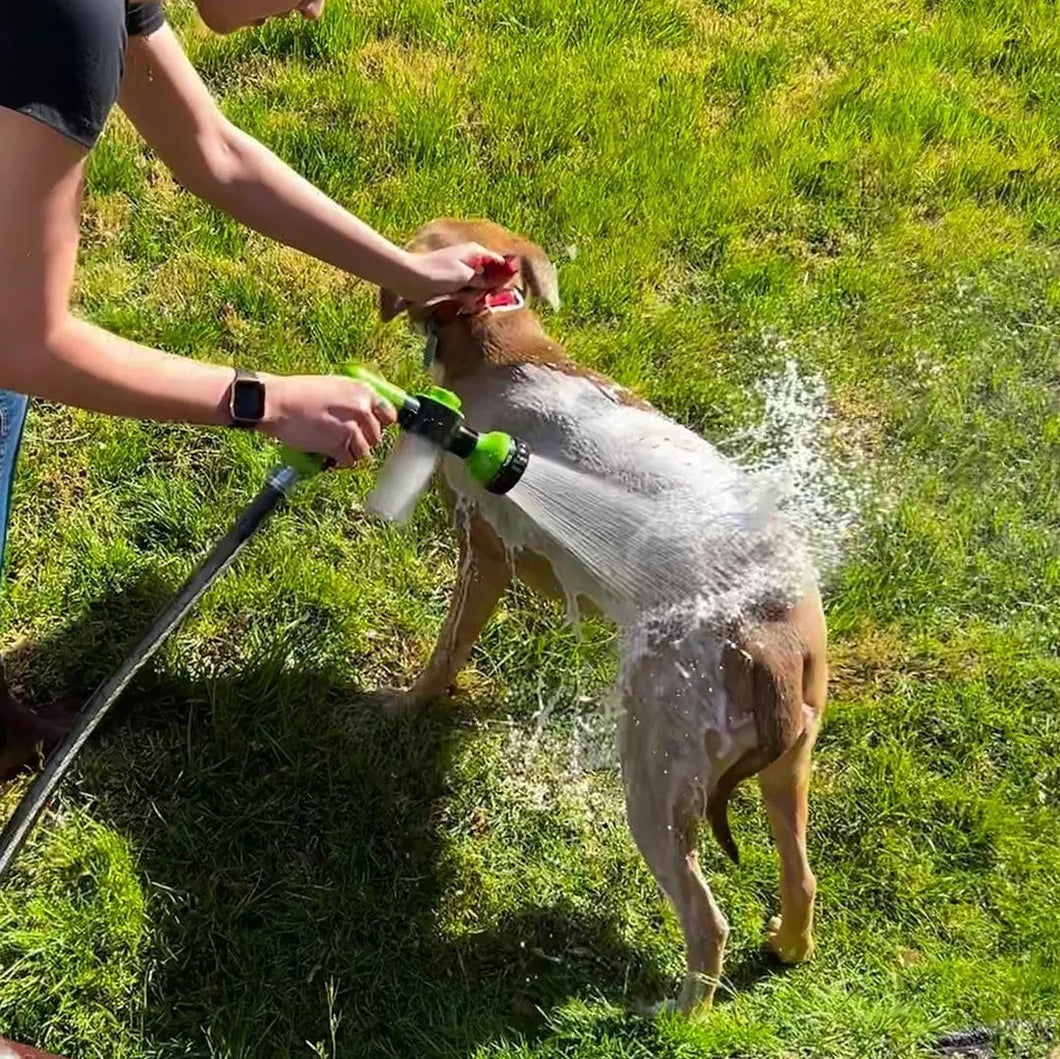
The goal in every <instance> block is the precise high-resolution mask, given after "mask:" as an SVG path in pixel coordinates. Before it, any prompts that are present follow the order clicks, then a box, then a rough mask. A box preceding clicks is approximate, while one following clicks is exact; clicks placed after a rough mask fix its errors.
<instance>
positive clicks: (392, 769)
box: [13, 582, 672, 1056]
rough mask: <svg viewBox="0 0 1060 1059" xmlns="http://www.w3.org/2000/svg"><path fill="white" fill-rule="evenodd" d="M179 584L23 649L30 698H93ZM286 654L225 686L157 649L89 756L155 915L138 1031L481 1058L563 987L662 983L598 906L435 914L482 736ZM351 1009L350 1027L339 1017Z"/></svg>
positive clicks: (631, 988)
mask: <svg viewBox="0 0 1060 1059" xmlns="http://www.w3.org/2000/svg"><path fill="white" fill-rule="evenodd" d="M165 596H166V593H165V592H164V591H162V589H161V588H160V587H159V586H158V585H154V584H150V583H145V582H141V583H140V584H138V585H137V586H135V588H133V589H131V590H130V591H128V592H125V593H122V594H121V595H120V596H115V597H112V598H109V599H106V600H101V601H99V602H98V603H97V604H96V605H95V606H93V607H92V608H91V612H90V616H88V617H86V618H84V619H83V620H79V621H76V622H72V623H71V624H70V625H69V626H68V627H67V628H65V629H63V630H60V631H59V632H58V633H56V634H55V635H54V636H52V637H51V638H49V639H48V640H47V641H45V642H41V643H38V644H36V645H32V646H30V647H27V648H24V649H23V650H22V651H21V652H20V654H19V657H17V658H16V659H15V665H14V666H13V668H14V669H15V671H16V673H17V675H18V677H19V682H20V683H21V684H23V685H24V686H27V687H28V689H29V691H30V692H31V693H33V694H34V696H35V697H36V698H37V699H41V698H44V697H47V696H48V695H53V694H55V693H56V692H57V691H62V690H66V691H67V692H76V693H77V694H78V696H79V697H83V696H84V694H86V693H87V691H88V690H90V689H91V688H92V687H93V686H94V685H95V684H96V683H97V682H98V681H99V680H100V679H102V678H104V677H105V676H106V675H108V673H109V672H110V671H111V670H112V669H113V668H115V667H116V666H117V664H118V663H119V662H120V660H121V658H122V656H123V654H124V652H125V650H127V649H128V647H129V645H131V644H132V643H133V642H134V641H135V639H136V638H137V636H138V635H139V634H140V632H141V631H142V630H143V629H144V628H146V626H147V625H148V623H149V621H150V619H151V617H152V616H153V614H154V612H155V611H156V610H157V608H158V606H159V604H160V603H161V602H162V601H163V600H164V599H165ZM292 654H294V655H295V656H297V652H292V645H291V644H290V643H287V642H277V643H276V644H275V645H274V646H273V647H272V648H269V649H267V650H265V651H264V652H263V651H259V652H257V657H256V661H255V663H254V665H253V666H250V667H247V668H243V669H241V670H239V671H235V672H233V671H231V670H227V669H225V668H223V666H222V668H221V671H220V672H219V673H218V674H217V675H215V676H213V677H210V678H191V677H180V678H178V677H175V676H173V675H172V673H171V672H167V662H166V659H165V657H163V660H162V661H161V662H160V663H158V664H157V665H156V664H151V665H149V666H148V667H147V668H146V670H145V673H144V674H142V675H141V676H140V677H139V678H138V679H137V680H136V681H135V682H134V684H133V685H132V686H131V687H130V688H129V689H128V690H127V692H126V694H125V696H124V697H123V699H122V700H121V704H120V706H119V707H117V708H116V709H115V710H114V711H113V713H112V715H111V716H110V717H109V718H108V721H107V722H106V723H105V724H104V726H102V728H101V729H100V730H99V732H98V733H97V735H96V736H95V737H94V739H93V742H92V743H91V744H90V745H89V746H88V748H87V749H86V750H85V751H84V752H83V755H82V759H81V761H80V762H79V768H78V771H79V785H80V788H81V789H82V790H84V791H87V792H88V793H89V794H90V795H91V796H92V798H93V799H94V801H95V805H94V807H93V814H94V815H95V816H96V818H97V819H99V820H101V821H102V822H104V823H105V824H107V825H108V826H109V827H111V828H113V829H114V830H116V831H117V832H119V833H120V834H122V835H125V836H126V837H127V838H128V839H129V841H130V843H131V845H132V847H133V849H134V851H135V852H136V855H137V858H138V867H139V871H140V877H141V880H142V881H143V883H144V885H145V889H146V891H147V895H148V899H149V908H150V916H151V919H152V921H153V926H152V940H151V949H152V955H151V956H150V957H149V959H150V961H151V963H152V967H153V970H152V974H151V976H150V982H149V986H148V989H149V996H148V1004H147V1015H146V1027H145V1028H146V1032H147V1034H148V1036H149V1037H150V1038H151V1039H153V1040H155V1041H156V1042H169V1043H170V1044H174V1045H175V1044H176V1043H178V1042H179V1044H180V1047H181V1049H183V1050H182V1052H181V1054H207V1053H209V1054H223V1055H232V1056H237V1055H255V1056H258V1055H269V1054H277V1055H278V1054H284V1055H297V1054H312V1053H311V1052H310V1051H309V1049H308V1046H307V1043H306V1042H307V1041H308V1042H322V1043H323V1045H324V1049H325V1052H326V1053H327V1054H332V1052H334V1054H338V1055H348V1054H356V1055H358V1056H373V1055H380V1056H382V1055H389V1056H392V1055H422V1056H428V1055H443V1054H444V1055H448V1056H452V1055H469V1054H471V1053H473V1052H474V1051H475V1050H476V1049H477V1048H479V1047H480V1046H482V1045H483V1044H486V1043H488V1042H490V1041H493V1040H496V1039H497V1038H498V1037H499V1036H500V1035H501V1034H503V1033H506V1032H508V1031H510V1030H511V1029H513V1028H518V1030H519V1031H520V1032H521V1033H522V1034H524V1035H527V1036H530V1037H535V1036H537V1035H539V1034H542V1033H546V1032H547V1029H546V1026H545V1023H544V1019H543V1017H542V1012H547V1011H548V1010H550V1009H551V1008H554V1007H555V1006H556V1005H557V1004H559V1003H561V1002H562V1001H563V1000H565V999H567V998H569V997H572V996H589V995H602V996H605V997H607V998H608V999H611V1000H613V1001H615V1002H617V1003H620V1004H621V1003H623V998H624V997H626V996H628V995H629V994H630V993H631V992H636V993H637V994H639V995H655V996H661V995H663V994H664V992H665V991H666V989H667V987H668V986H671V985H672V983H669V982H665V981H662V980H660V979H659V977H658V972H657V971H655V970H653V968H652V967H651V966H648V965H646V963H647V962H648V961H646V960H645V959H644V958H643V957H639V956H638V954H637V953H636V952H635V951H632V950H631V949H630V948H629V947H628V946H627V945H626V944H625V942H624V941H623V940H622V929H621V924H619V923H616V922H613V921H612V920H610V919H609V918H608V917H607V916H606V915H605V914H604V913H599V914H597V913H593V912H587V911H584V910H578V911H574V910H572V909H569V908H564V907H534V906H530V907H525V906H524V907H523V908H522V910H521V911H520V912H518V913H517V914H514V915H511V916H509V917H508V918H506V919H503V920H502V921H500V922H494V923H493V925H492V926H491V927H490V929H488V930H485V931H480V932H469V931H467V930H466V929H465V930H462V929H459V928H457V929H454V928H453V925H452V924H446V923H444V922H441V921H440V917H441V915H442V912H441V909H442V908H443V902H442V900H441V898H442V897H443V895H444V894H445V893H446V892H448V891H449V890H450V889H451V888H452V886H453V885H454V884H453V878H454V875H453V872H454V868H453V864H452V857H453V856H454V855H455V854H454V852H453V850H451V849H450V848H449V847H447V845H446V830H445V827H444V826H443V819H444V816H445V813H446V811H447V807H448V801H449V792H450V791H451V790H452V789H453V784H454V783H455V782H456V780H455V779H454V778H453V772H454V769H453V766H454V762H457V761H458V760H459V757H460V755H461V753H462V752H463V751H464V750H465V749H466V747H467V746H469V745H470V744H468V743H467V740H468V739H469V737H470V732H471V729H470V728H469V727H467V726H465V725H461V724H460V723H459V722H456V723H454V721H453V720H452V719H451V718H446V717H444V716H442V717H437V716H436V717H433V718H432V717H425V718H421V719H417V720H415V721H409V720H401V721H397V720H393V719H390V718H387V717H386V716H384V715H383V714H382V713H381V712H380V710H379V709H378V706H377V704H376V703H374V702H372V701H371V699H370V698H368V697H366V696H364V695H363V694H361V693H359V692H357V691H356V690H355V689H353V688H351V687H349V686H348V685H345V684H343V683H342V682H341V681H340V680H337V679H335V678H334V676H333V675H330V674H328V673H327V672H321V671H313V670H312V669H310V668H306V667H305V666H300V665H297V664H295V665H292ZM339 1016H341V1021H339V1022H338V1024H337V1028H336V1029H335V1037H334V1047H332V1043H331V1042H332V1027H331V1025H330V1023H329V1020H331V1019H333V1018H336V1017H339Z"/></svg>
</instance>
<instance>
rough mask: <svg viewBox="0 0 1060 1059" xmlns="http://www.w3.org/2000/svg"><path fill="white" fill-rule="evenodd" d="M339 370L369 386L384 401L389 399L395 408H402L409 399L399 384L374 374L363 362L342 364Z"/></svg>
mask: <svg viewBox="0 0 1060 1059" xmlns="http://www.w3.org/2000/svg"><path fill="white" fill-rule="evenodd" d="M340 370H341V371H342V374H343V375H348V376H349V377H350V378H351V379H356V380H357V381H358V382H361V383H364V385H365V386H370V387H371V388H372V389H373V390H375V392H376V393H377V394H378V395H379V396H380V397H382V398H383V400H384V401H389V402H390V403H391V404H392V405H393V406H394V408H395V409H396V410H397V409H401V408H404V406H405V403H406V402H407V401H408V399H409V395H408V394H407V393H405V391H404V390H403V389H402V388H401V387H400V386H395V385H394V384H393V383H392V382H389V381H388V380H386V379H384V378H383V377H382V375H376V373H375V372H374V371H371V370H370V369H369V368H366V367H365V366H364V365H363V364H343V366H342V368H341V369H340Z"/></svg>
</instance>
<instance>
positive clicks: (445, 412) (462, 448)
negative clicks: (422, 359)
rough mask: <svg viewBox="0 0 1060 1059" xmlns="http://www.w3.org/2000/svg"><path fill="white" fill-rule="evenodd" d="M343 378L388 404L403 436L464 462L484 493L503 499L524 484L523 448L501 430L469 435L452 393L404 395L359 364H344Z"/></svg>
mask: <svg viewBox="0 0 1060 1059" xmlns="http://www.w3.org/2000/svg"><path fill="white" fill-rule="evenodd" d="M342 372H343V374H344V375H348V376H349V377H350V378H352V379H356V380H357V381H358V382H361V383H364V385H365V386H368V387H370V388H371V389H373V390H374V391H375V392H376V393H377V394H378V395H379V396H380V397H382V398H383V400H385V401H389V402H390V404H392V405H393V406H394V407H395V408H396V409H397V421H398V425H399V426H400V427H401V428H402V430H404V431H405V433H406V434H410V435H412V436H414V437H417V438H422V439H423V440H424V441H428V442H430V443H431V444H432V445H433V446H435V447H436V448H438V449H441V450H442V451H443V452H451V453H452V454H453V455H454V456H456V457H457V458H459V459H461V460H463V461H464V462H465V464H466V466H467V469H468V473H469V474H470V475H471V477H472V478H474V479H475V481H476V482H478V483H479V484H480V485H481V486H483V488H485V489H486V490H487V491H488V492H491V493H507V492H508V490H509V489H511V488H512V486H514V485H515V483H516V482H518V481H519V479H520V478H522V476H523V472H524V471H525V470H526V465H527V463H528V462H529V459H530V450H529V449H528V448H527V446H526V443H525V442H523V441H521V440H520V439H519V438H513V437H512V436H511V435H510V434H506V433H504V432H503V431H501V430H494V431H491V432H490V433H488V434H479V433H478V432H477V431H475V430H472V429H471V428H470V427H468V426H467V425H466V424H465V422H464V414H463V412H462V411H461V410H460V398H459V397H458V396H457V395H456V394H455V393H453V392H452V391H451V390H446V389H445V388H444V387H441V386H431V387H430V388H428V389H427V390H425V391H424V392H423V393H417V394H411V393H406V391H404V390H402V389H401V387H400V386H395V385H394V384H393V383H392V382H390V381H388V380H387V379H384V378H383V377H382V376H380V375H377V374H376V373H375V372H373V371H370V370H369V369H368V368H366V367H364V365H362V364H347V365H345V366H344V367H343V368H342Z"/></svg>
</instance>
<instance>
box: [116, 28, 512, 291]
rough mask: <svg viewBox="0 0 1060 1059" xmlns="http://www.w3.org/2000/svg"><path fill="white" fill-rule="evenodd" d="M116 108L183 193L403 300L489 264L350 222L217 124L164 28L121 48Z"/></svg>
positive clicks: (447, 287)
mask: <svg viewBox="0 0 1060 1059" xmlns="http://www.w3.org/2000/svg"><path fill="white" fill-rule="evenodd" d="M118 102H119V104H120V106H121V108H122V109H123V110H124V111H125V112H126V114H128V116H129V117H130V119H131V120H132V122H133V124H134V125H135V126H136V128H137V130H138V131H139V132H140V134H141V135H142V136H143V137H144V139H145V140H147V142H148V143H149V144H150V145H151V146H152V147H153V148H154V150H155V151H156V152H157V154H158V156H159V158H161V159H162V161H163V162H164V163H165V164H166V165H167V166H168V167H169V169H170V170H171V172H172V173H173V175H174V177H175V178H176V179H177V180H178V181H179V182H180V183H181V184H183V185H184V187H186V188H187V189H188V190H189V191H191V192H192V193H193V194H195V195H197V196H198V197H199V198H201V199H203V200H204V201H206V202H209V203H210V204H211V205H212V206H216V207H217V208H218V209H219V210H222V211H223V212H224V213H227V214H228V215H229V216H230V217H234V218H235V219H236V220H238V221H241V222H242V223H243V224H246V225H247V226H248V227H250V228H253V229H254V230H255V231H258V232H261V233H262V234H263V235H267V236H269V237H270V238H272V239H276V240H278V241H279V242H281V243H285V244H286V245H287V246H291V247H294V248H295V249H297V250H302V251H304V252H305V253H307V254H310V255H311V256H313V257H315V258H318V259H319V260H321V261H325V262H327V263H328V264H331V265H335V266H337V267H338V268H341V269H343V270H344V271H346V272H350V273H352V274H353V275H356V276H360V277H361V278H363V279H367V280H369V281H371V282H372V283H374V284H376V285H377V286H379V287H386V288H388V289H390V290H392V291H395V292H396V293H398V294H400V295H401V296H403V297H405V298H407V299H408V300H409V301H417V302H425V301H428V300H430V299H431V298H434V297H436V296H438V295H442V294H450V293H452V292H453V291H456V290H458V289H459V288H461V287H464V286H466V285H470V284H476V285H477V281H476V278H475V272H476V268H475V265H474V263H475V262H476V261H481V260H482V259H483V258H496V257H497V255H496V254H492V253H490V252H488V251H486V250H484V249H483V248H482V247H480V246H476V245H475V244H466V245H464V246H460V247H448V248H446V249H445V250H441V251H437V252H435V253H432V254H410V253H407V252H406V251H404V250H402V249H400V248H398V247H397V246H395V245H394V244H393V243H391V242H390V241H389V240H387V239H385V238H384V237H383V236H381V235H380V234H379V233H378V232H376V231H375V230H374V229H373V228H370V227H369V226H368V225H367V224H365V223H363V222H362V221H359V220H358V219H357V218H356V217H354V216H353V215H352V214H350V213H348V212H347V211H346V210H344V209H343V208H342V207H341V206H339V205H338V204H337V203H335V202H333V201H332V200H331V199H329V198H328V197H327V195H325V194H324V193H323V192H321V191H318V190H317V189H316V188H315V187H313V185H312V184H310V183H309V182H308V181H307V180H304V179H303V178H302V177H300V176H298V175H297V174H296V173H295V172H294V171H293V170H292V169H290V168H289V167H288V166H287V165H285V164H284V163H283V162H281V161H280V159H279V158H277V157H276V155H274V154H273V153H272V152H271V151H269V150H268V149H267V148H266V147H264V146H262V145H261V144H260V143H258V142H257V141H256V140H254V139H252V138H251V137H250V136H248V135H246V133H244V132H241V131H240V130H239V129H237V128H236V127H235V126H234V125H232V124H231V122H229V121H228V120H227V119H226V118H225V116H224V115H223V114H222V113H221V111H220V109H219V108H218V106H217V104H216V103H215V102H214V100H213V98H212V97H211V96H210V93H209V92H208V91H207V89H206V86H205V85H204V84H203V83H202V80H201V79H200V77H199V75H198V74H197V73H196V71H195V68H194V67H193V66H192V65H191V63H190V62H189V61H188V58H187V56H186V55H185V54H184V50H183V49H182V48H181V46H180V42H179V41H178V40H177V38H176V36H175V35H174V33H173V31H172V30H171V29H170V28H169V27H168V26H163V27H162V28H161V29H159V30H158V31H156V32H154V33H152V34H150V35H149V36H146V37H133V38H131V39H130V40H129V48H128V52H127V54H126V69H125V77H124V80H123V81H122V89H121V95H120V97H119V100H118Z"/></svg>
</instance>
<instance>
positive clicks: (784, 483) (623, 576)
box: [508, 360, 873, 773]
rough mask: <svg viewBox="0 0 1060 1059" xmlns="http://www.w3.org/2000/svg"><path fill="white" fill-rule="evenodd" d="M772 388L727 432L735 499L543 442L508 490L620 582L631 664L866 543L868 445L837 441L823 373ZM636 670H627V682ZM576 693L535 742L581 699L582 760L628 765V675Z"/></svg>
mask: <svg viewBox="0 0 1060 1059" xmlns="http://www.w3.org/2000/svg"><path fill="white" fill-rule="evenodd" d="M758 389H759V396H760V399H761V402H762V415H761V418H760V419H759V421H758V422H757V423H755V424H754V425H752V426H751V427H749V428H747V429H745V430H743V431H740V432H739V433H737V434H735V435H733V436H731V437H730V438H728V439H725V440H723V441H722V442H720V443H719V445H718V448H719V449H721V450H722V451H723V452H724V453H725V454H726V455H727V456H728V457H729V458H730V459H731V460H732V463H733V465H734V467H736V468H738V469H739V471H740V472H741V473H740V474H738V475H737V476H735V477H734V478H733V479H732V482H731V488H730V489H729V490H728V494H727V497H726V500H725V502H724V503H719V502H718V496H717V494H716V493H711V494H709V495H707V496H702V497H701V496H697V495H696V491H695V488H694V485H695V483H689V485H690V488H688V489H686V490H683V491H678V492H676V493H675V492H674V491H672V490H668V491H667V492H665V493H664V494H662V495H642V494H637V493H633V492H631V491H629V490H627V489H625V488H623V487H621V486H616V485H615V484H613V483H612V482H610V481H608V480H606V479H602V478H600V477H598V476H595V475H592V474H587V473H585V472H583V471H579V470H577V469H576V468H572V467H567V466H564V465H562V464H558V463H556V462H554V461H550V460H546V459H542V458H540V457H539V456H536V455H535V456H532V457H531V460H530V464H529V466H528V468H527V472H526V474H525V475H524V477H523V479H522V481H520V482H519V483H518V485H517V486H516V487H515V488H513V489H512V490H511V492H510V493H509V494H508V497H509V499H510V500H511V502H512V503H513V504H514V505H516V506H517V507H518V508H519V509H520V510H521V511H522V512H523V513H524V514H525V515H526V516H527V518H529V519H531V520H533V521H534V523H535V524H536V525H537V526H538V527H539V528H540V529H541V530H542V531H543V532H544V533H546V534H547V535H548V536H549V537H551V538H552V539H554V540H555V541H556V543H557V544H558V545H560V546H561V547H562V548H563V549H564V550H565V551H566V552H568V553H569V554H570V555H571V557H572V558H573V559H574V560H575V561H576V562H577V564H578V565H579V566H580V567H582V568H584V570H585V572H586V573H587V575H588V576H587V578H586V581H587V582H594V581H595V582H600V583H602V584H603V585H606V586H608V587H609V588H610V590H611V595H610V598H608V597H605V598H603V599H599V598H598V599H596V600H595V602H597V603H598V604H601V603H602V608H601V609H603V610H604V612H605V613H606V614H608V616H609V617H611V618H613V619H614V620H616V621H617V622H618V623H619V625H620V626H622V627H623V650H622V656H623V666H622V670H623V671H628V669H629V667H630V665H631V664H632V662H633V661H635V659H636V658H637V657H639V656H642V655H643V653H644V652H646V651H650V650H651V649H652V647H651V645H652V643H653V642H657V641H658V638H659V637H663V638H665V639H667V640H672V639H673V638H675V637H678V636H681V635H683V634H687V632H688V630H689V629H690V628H692V627H696V628H703V627H704V626H713V627H715V628H719V629H721V628H724V627H726V626H727V625H729V624H730V623H731V622H734V621H738V620H739V618H740V616H741V615H742V614H744V613H745V612H746V611H747V609H748V608H749V607H752V606H754V605H756V604H759V603H761V602H763V601H765V600H770V601H773V602H776V601H786V602H794V601H795V600H797V598H798V597H799V596H800V595H801V593H802V591H803V590H804V587H805V585H806V583H807V580H808V579H810V578H812V579H816V580H818V581H819V582H821V581H827V580H828V578H830V577H831V576H833V575H835V574H836V573H838V571H839V570H840V569H841V567H842V565H843V562H844V559H845V558H846V556H847V555H849V554H850V551H851V549H852V548H853V547H855V546H856V541H857V537H858V534H859V532H860V531H861V529H862V528H863V527H864V525H865V523H866V521H867V520H868V518H869V515H870V514H871V507H872V503H873V496H872V492H871V490H870V488H869V478H868V474H867V472H866V470H865V468H864V467H863V466H861V465H860V461H859V459H858V457H856V456H854V455H852V454H850V453H849V451H847V452H846V453H844V452H843V450H842V448H841V447H840V446H838V445H837V444H836V441H837V436H836V435H837V427H838V424H837V423H836V422H835V420H834V418H833V416H832V414H831V413H830V411H829V408H828V403H827V391H826V387H825V384H824V381H823V379H822V378H821V377H820V376H819V375H804V374H801V373H800V372H799V370H798V368H797V366H796V364H795V363H794V361H792V360H788V361H787V362H786V363H785V365H784V368H783V370H782V371H781V372H780V373H779V374H777V375H774V376H770V377H768V378H766V379H764V380H763V381H762V383H761V384H760V386H759V388H758ZM568 609H570V607H569V606H568ZM624 679H625V678H624V676H623V673H622V672H620V675H619V686H620V687H621V685H622V684H623V681H624ZM574 700H576V701H574ZM574 700H572V701H570V702H568V703H567V704H566V705H567V709H566V710H563V709H562V708H560V707H558V705H557V704H556V703H555V702H552V701H551V700H550V704H549V707H548V709H545V710H542V711H539V714H540V716H538V718H537V724H536V732H535V734H534V736H533V742H534V744H535V745H536V743H537V742H539V741H540V739H541V729H542V728H543V726H544V725H545V723H546V722H547V721H548V719H549V717H550V716H552V715H554V714H557V713H567V712H570V707H571V706H573V712H572V714H571V725H570V728H569V730H568V732H567V735H566V738H567V739H568V740H569V750H568V753H569V761H570V768H571V770H572V771H573V772H575V773H577V772H579V771H583V770H589V771H592V770H596V769H599V768H612V767H614V765H615V758H614V732H615V728H616V725H617V720H618V717H619V714H620V709H619V707H618V705H617V694H616V689H615V688H614V687H612V688H609V689H603V688H601V689H599V690H598V692H597V693H596V694H592V695H586V694H584V693H582V694H578V695H577V696H575V697H574ZM564 727H566V726H564Z"/></svg>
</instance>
